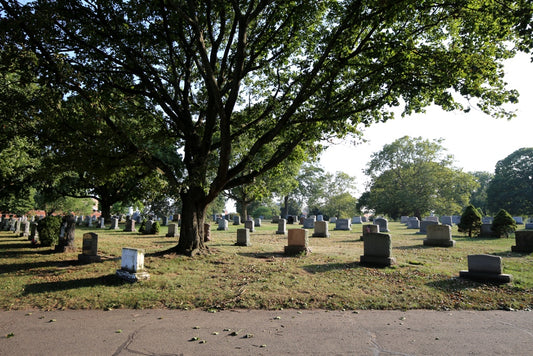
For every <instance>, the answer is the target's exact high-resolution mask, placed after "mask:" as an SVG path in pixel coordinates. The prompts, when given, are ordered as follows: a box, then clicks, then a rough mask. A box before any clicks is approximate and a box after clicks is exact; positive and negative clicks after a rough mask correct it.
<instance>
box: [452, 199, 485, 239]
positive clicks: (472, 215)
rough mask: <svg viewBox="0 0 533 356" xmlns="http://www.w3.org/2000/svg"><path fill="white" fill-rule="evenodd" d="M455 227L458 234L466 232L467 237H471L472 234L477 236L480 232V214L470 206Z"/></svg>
mask: <svg viewBox="0 0 533 356" xmlns="http://www.w3.org/2000/svg"><path fill="white" fill-rule="evenodd" d="M457 227H458V229H459V232H467V233H468V237H472V235H473V234H475V235H476V236H477V235H479V233H480V231H481V214H480V213H479V211H478V210H477V209H476V208H475V207H474V206H473V205H472V204H470V205H469V206H467V207H466V208H465V210H464V211H463V215H461V222H460V223H459V224H457Z"/></svg>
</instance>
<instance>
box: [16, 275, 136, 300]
mask: <svg viewBox="0 0 533 356" xmlns="http://www.w3.org/2000/svg"><path fill="white" fill-rule="evenodd" d="M126 283H127V282H126V281H124V280H123V279H121V278H119V277H117V276H116V275H115V274H109V275H106V276H101V277H95V278H84V279H74V280H71V281H57V282H43V283H34V284H28V285H26V286H25V287H24V295H29V294H39V293H47V292H58V291H65V290H69V289H78V288H85V287H94V286H106V287H112V286H120V285H123V284H126Z"/></svg>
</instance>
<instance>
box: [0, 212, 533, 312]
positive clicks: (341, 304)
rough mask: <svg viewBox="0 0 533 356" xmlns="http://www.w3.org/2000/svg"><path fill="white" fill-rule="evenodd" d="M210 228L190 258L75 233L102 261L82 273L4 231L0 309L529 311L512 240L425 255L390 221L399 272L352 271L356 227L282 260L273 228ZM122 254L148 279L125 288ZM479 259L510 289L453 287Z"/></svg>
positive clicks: (531, 274) (524, 268)
mask: <svg viewBox="0 0 533 356" xmlns="http://www.w3.org/2000/svg"><path fill="white" fill-rule="evenodd" d="M211 226H212V227H211V230H212V231H211V237H212V241H211V242H208V245H209V248H210V250H211V251H212V253H211V254H207V255H204V256H199V257H194V258H190V257H183V256H176V255H165V256H160V255H159V254H156V253H157V252H160V251H163V250H166V249H168V248H169V247H172V246H174V245H175V244H177V239H176V238H168V237H165V234H166V232H167V228H166V227H164V226H163V227H162V228H161V232H160V234H159V236H153V235H140V234H138V233H135V232H133V233H132V232H123V231H121V230H118V231H112V230H99V229H95V228H91V229H88V228H85V227H77V228H76V244H77V246H78V250H79V251H78V253H81V245H82V235H83V233H85V232H89V231H92V232H96V233H97V234H98V253H99V255H101V256H102V261H101V262H99V263H93V264H86V265H82V264H79V263H78V253H54V252H53V249H51V248H49V247H46V248H45V247H39V248H35V247H32V246H31V244H30V242H29V241H28V240H27V239H26V238H23V237H15V235H14V234H13V233H12V232H7V231H2V232H0V308H2V309H4V310H9V309H29V308H39V309H43V310H52V309H65V308H67V309H114V308H179V309H190V308H203V309H213V310H215V309H226V308H262V309H280V308H309V309H312V308H325V309H401V310H405V309H438V310H447V309H476V310H489V309H502V308H503V309H509V308H513V309H532V308H533V269H532V266H533V255H532V254H521V253H513V252H511V246H512V245H514V244H515V241H514V238H509V239H479V238H473V239H470V238H468V237H465V236H463V235H462V234H458V233H457V230H456V228H454V230H453V239H454V240H456V241H457V244H456V246H455V247H451V248H443V247H425V246H423V245H422V240H423V239H424V238H425V235H419V234H416V232H417V230H408V229H406V227H405V226H404V225H402V224H400V223H395V222H392V223H389V228H390V229H391V232H390V234H391V235H392V244H393V256H394V257H395V258H396V260H397V262H398V264H397V265H396V266H393V267H391V268H368V267H363V266H360V265H359V258H360V255H362V254H363V242H362V241H360V240H359V237H360V235H361V225H352V231H333V227H334V225H333V224H330V234H331V236H330V237H329V238H318V237H317V238H313V237H310V247H311V249H312V253H311V254H309V255H307V256H297V257H285V256H284V255H283V250H284V246H286V245H287V238H286V237H284V236H283V235H276V234H275V232H276V230H277V224H272V223H270V222H266V223H265V222H264V223H263V226H261V227H258V228H256V231H255V232H254V233H251V237H250V239H251V242H252V246H248V247H238V246H234V243H235V242H236V239H237V237H236V236H237V234H236V229H237V226H233V225H231V222H230V229H229V231H217V230H216V228H217V226H216V224H215V223H213V224H212V225H211ZM240 227H241V228H242V225H241V226H240ZM287 227H288V228H291V227H294V228H296V227H299V226H297V225H293V226H291V225H287ZM311 234H312V231H310V235H311ZM122 247H133V248H143V249H144V250H145V267H146V269H147V271H148V272H149V273H150V276H151V278H150V279H149V280H147V281H141V282H138V283H133V284H130V283H126V282H123V281H122V280H120V279H119V278H118V277H117V276H116V275H115V272H116V270H117V269H118V268H120V257H121V249H122ZM480 253H486V254H493V255H498V256H501V257H502V258H503V269H504V271H503V272H504V273H509V274H512V275H513V281H512V282H511V283H510V284H507V285H500V286H498V285H492V284H483V283H478V282H472V281H467V280H462V279H459V278H456V277H457V276H458V275H459V271H460V270H465V269H467V255H469V254H480Z"/></svg>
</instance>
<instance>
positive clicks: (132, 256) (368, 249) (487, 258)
mask: <svg viewBox="0 0 533 356" xmlns="http://www.w3.org/2000/svg"><path fill="white" fill-rule="evenodd" d="M283 220H285V219H283ZM207 225H208V224H207ZM317 226H322V227H326V234H327V223H326V224H325V225H322V224H318V225H317ZM433 232H434V233H435V235H434V234H433ZM448 232H451V228H450V227H449V226H448V225H432V226H431V227H430V228H429V231H428V233H429V236H428V239H429V240H436V241H448V239H447V237H448ZM249 233H250V230H249V229H247V228H244V229H238V230H237V245H244V246H249V245H250V234H249ZM313 236H315V234H313ZM430 236H431V237H430ZM321 237H326V236H321ZM361 239H362V240H363V242H364V254H363V255H362V256H361V257H360V263H361V264H362V265H370V266H391V265H394V264H396V259H395V258H394V257H392V242H391V235H390V234H384V233H380V232H379V225H374V224H372V225H365V226H363V236H361ZM516 243H517V245H516V246H513V247H512V250H513V251H514V252H527V253H531V252H533V231H517V234H516ZM97 244H98V235H97V234H95V233H86V234H84V235H83V249H82V254H80V255H78V259H79V260H80V262H82V263H90V262H96V261H99V260H100V256H98V248H97ZM424 244H426V242H424ZM284 252H285V254H286V255H295V254H302V253H303V254H307V253H310V252H311V249H310V247H309V238H308V230H306V229H289V230H288V244H287V246H285V248H284ZM117 275H118V276H120V277H121V278H123V279H126V280H128V281H137V280H139V279H148V278H149V277H150V275H149V274H148V273H147V272H146V271H144V251H143V250H138V249H131V248H123V249H122V262H121V269H119V270H117ZM459 276H460V277H464V278H469V279H474V280H483V281H492V282H498V283H507V282H510V281H511V279H512V276H511V275H509V274H502V259H501V257H499V256H492V255H469V256H468V271H460V272H459Z"/></svg>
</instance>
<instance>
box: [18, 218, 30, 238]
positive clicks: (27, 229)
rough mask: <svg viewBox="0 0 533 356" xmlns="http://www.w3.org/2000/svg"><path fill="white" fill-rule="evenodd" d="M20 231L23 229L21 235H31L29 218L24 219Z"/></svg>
mask: <svg viewBox="0 0 533 356" xmlns="http://www.w3.org/2000/svg"><path fill="white" fill-rule="evenodd" d="M20 231H21V233H20V236H21V237H29V236H30V222H29V221H28V220H24V221H23V222H22V223H21V227H20Z"/></svg>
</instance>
